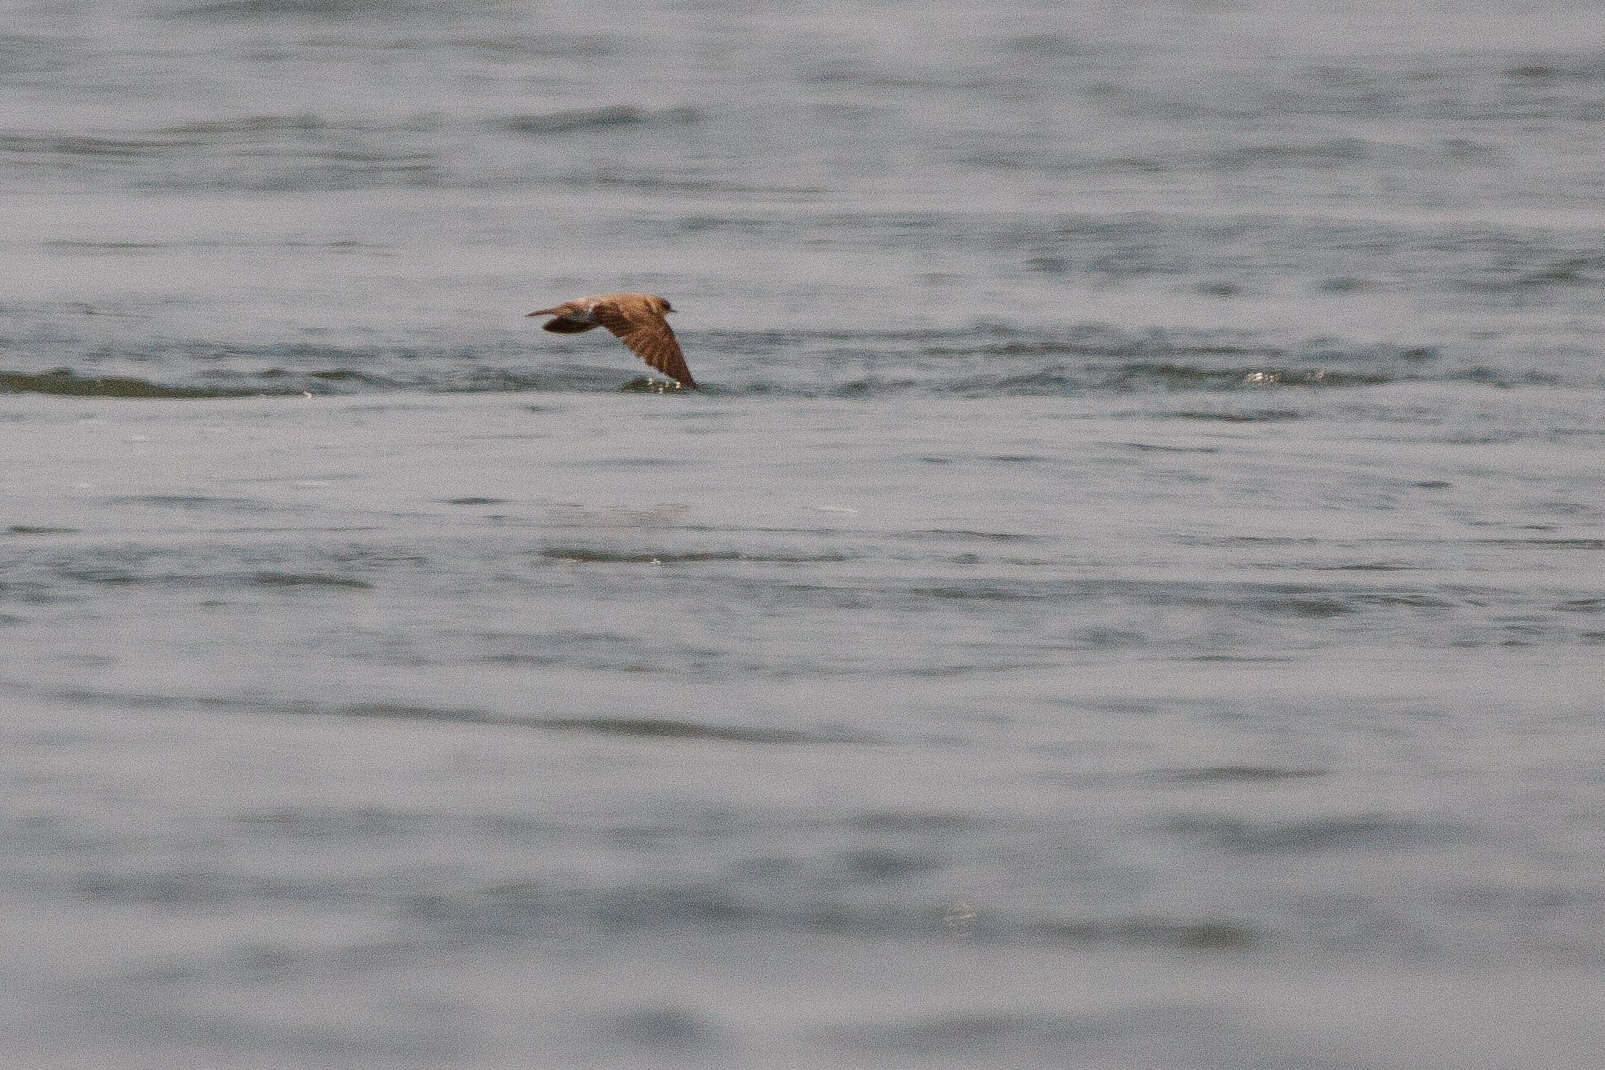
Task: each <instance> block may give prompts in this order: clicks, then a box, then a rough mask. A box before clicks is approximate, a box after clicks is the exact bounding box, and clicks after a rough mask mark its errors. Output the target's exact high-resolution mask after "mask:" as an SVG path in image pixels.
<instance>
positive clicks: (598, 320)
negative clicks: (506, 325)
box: [530, 294, 697, 389]
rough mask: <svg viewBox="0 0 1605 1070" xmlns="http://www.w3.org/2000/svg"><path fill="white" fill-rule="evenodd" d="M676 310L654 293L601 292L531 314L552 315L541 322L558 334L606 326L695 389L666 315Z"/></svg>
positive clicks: (649, 360)
mask: <svg viewBox="0 0 1605 1070" xmlns="http://www.w3.org/2000/svg"><path fill="white" fill-rule="evenodd" d="M672 311H674V309H672V308H671V307H670V306H669V302H667V301H665V300H664V299H663V298H661V297H653V296H652V295H651V294H598V295H597V296H595V297H581V298H578V299H576V300H573V301H565V302H563V303H562V304H561V305H555V306H553V307H552V308H543V309H540V310H539V311H537V312H531V313H530V315H531V316H552V317H554V318H553V319H552V320H550V321H549V322H547V323H544V324H542V325H541V326H543V327H544V328H545V329H546V330H548V331H554V332H556V333H558V334H578V333H580V332H581V331H588V330H590V329H591V328H592V327H606V328H607V329H608V330H609V331H612V332H613V334H614V335H615V336H616V337H617V338H618V339H619V341H621V342H623V343H624V344H625V345H626V346H628V347H629V348H630V352H632V353H634V354H635V355H636V356H638V357H640V358H641V359H642V360H644V361H646V362H647V364H649V365H650V366H652V367H653V368H655V369H657V370H658V371H660V372H662V373H663V374H664V375H667V376H669V377H670V378H671V379H673V380H674V381H675V382H677V383H679V384H680V385H681V386H685V387H690V388H692V389H695V388H696V385H697V384H696V380H694V379H692V378H691V369H690V368H687V367H686V366H685V356H684V355H683V354H682V353H681V352H680V343H679V342H678V341H677V340H676V339H675V337H674V332H673V331H672V330H670V329H669V321H668V320H666V319H664V318H663V317H664V316H665V315H667V314H668V313H670V312H672Z"/></svg>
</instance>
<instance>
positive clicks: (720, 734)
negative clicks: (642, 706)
mask: <svg viewBox="0 0 1605 1070" xmlns="http://www.w3.org/2000/svg"><path fill="white" fill-rule="evenodd" d="M528 723H530V724H532V725H536V726H539V727H541V728H551V729H555V730H559V731H565V732H587V733H592V734H596V735H604V736H633V737H637V738H642V739H690V740H711V741H714V742H719V743H808V742H816V741H817V737H812V736H809V735H808V734H807V733H804V732H798V731H794V730H792V729H788V728H765V727H761V726H757V725H730V724H708V723H704V722H700V721H677V720H668V719H658V718H649V717H547V718H539V719H536V720H533V721H530V722H528Z"/></svg>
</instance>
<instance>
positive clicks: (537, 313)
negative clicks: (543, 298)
mask: <svg viewBox="0 0 1605 1070" xmlns="http://www.w3.org/2000/svg"><path fill="white" fill-rule="evenodd" d="M539 315H541V313H539V312H526V313H524V318H525V319H529V318H530V317H531V316H539Z"/></svg>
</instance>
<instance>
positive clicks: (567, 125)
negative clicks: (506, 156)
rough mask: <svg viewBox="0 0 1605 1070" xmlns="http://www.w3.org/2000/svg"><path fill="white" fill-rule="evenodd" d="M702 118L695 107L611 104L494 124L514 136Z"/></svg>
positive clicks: (517, 117)
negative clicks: (651, 107)
mask: <svg viewBox="0 0 1605 1070" xmlns="http://www.w3.org/2000/svg"><path fill="white" fill-rule="evenodd" d="M701 119H702V113H701V112H699V111H697V109H695V108H688V107H676V108H663V109H659V110H656V111H654V110H652V109H649V108H640V107H636V106H635V105H633V104H610V105H607V106H605V107H600V108H580V109H575V110H572V111H554V112H537V113H534V114H529V115H512V116H508V117H506V118H503V119H500V120H496V123H497V125H499V126H501V127H502V128H503V129H505V130H510V131H512V132H513V133H515V134H528V135H532V136H545V135H550V134H573V133H579V132H583V131H590V130H611V129H616V128H618V127H626V126H684V125H686V124H689V123H695V122H700V121H701Z"/></svg>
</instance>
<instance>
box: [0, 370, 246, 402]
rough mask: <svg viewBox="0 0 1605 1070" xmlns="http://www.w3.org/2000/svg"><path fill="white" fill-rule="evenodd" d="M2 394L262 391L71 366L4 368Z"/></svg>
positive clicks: (156, 394) (104, 395)
mask: <svg viewBox="0 0 1605 1070" xmlns="http://www.w3.org/2000/svg"><path fill="white" fill-rule="evenodd" d="M0 393H6V394H54V395H57V396H60V397H96V398H229V397H243V396H248V395H250V394H256V393H262V391H257V390H229V389H220V388H216V387H198V386H169V385H165V384H162V383H157V382H152V381H151V380H149V379H138V378H134V377H131V376H119V375H108V376H88V375H79V374H77V373H76V372H73V371H71V370H70V369H67V368H53V369H51V370H50V371H46V372H5V371H0Z"/></svg>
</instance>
